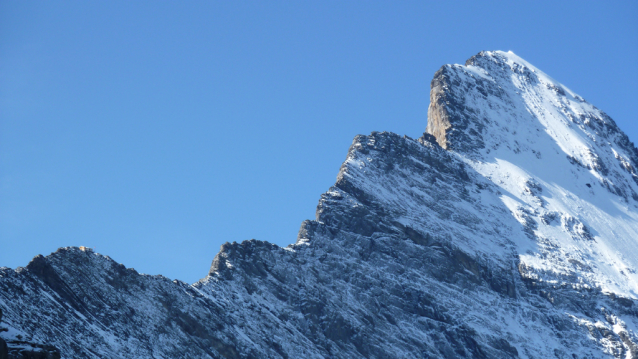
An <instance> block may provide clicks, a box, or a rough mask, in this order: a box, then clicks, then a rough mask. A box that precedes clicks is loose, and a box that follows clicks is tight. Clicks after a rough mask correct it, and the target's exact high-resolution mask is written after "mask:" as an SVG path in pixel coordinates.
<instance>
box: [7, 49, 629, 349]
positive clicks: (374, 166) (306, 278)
mask: <svg viewBox="0 0 638 359" xmlns="http://www.w3.org/2000/svg"><path fill="white" fill-rule="evenodd" d="M431 99H432V101H431V102H432V103H431V105H430V109H429V115H428V116H429V120H428V125H427V128H426V134H424V135H423V137H422V138H419V139H411V138H408V137H401V136H398V135H396V134H392V133H385V132H384V133H376V132H375V133H372V134H371V135H369V136H357V137H356V138H355V139H354V141H353V143H352V146H351V147H350V149H349V151H348V155H347V158H346V160H345V162H344V163H343V165H342V167H341V170H340V172H339V174H338V177H337V181H336V183H335V185H334V186H333V187H332V188H330V189H329V190H328V191H327V192H326V193H324V194H323V195H322V196H321V199H320V201H319V205H318V207H317V215H316V219H315V220H313V221H305V222H304V223H303V224H302V226H301V229H300V231H299V235H298V238H297V241H296V243H295V244H292V245H289V246H288V247H286V248H281V247H278V246H276V245H273V244H269V243H267V242H262V241H256V240H250V241H245V242H242V243H227V244H225V245H223V246H222V248H221V251H220V253H219V254H217V256H216V257H215V259H214V261H213V264H212V266H211V270H210V272H209V273H208V275H207V276H206V277H205V278H203V279H202V280H200V281H199V282H197V283H195V284H193V285H189V284H186V283H183V282H179V281H170V280H169V279H167V278H164V277H162V276H149V275H144V274H139V273H137V272H135V271H134V270H133V269H130V268H129V269H127V268H125V267H124V266H123V265H121V264H118V263H116V262H114V261H113V260H111V259H110V258H109V257H106V256H103V255H100V254H97V253H94V252H92V251H90V250H86V249H85V250H80V249H78V248H62V249H60V250H58V251H57V252H55V253H53V254H51V255H49V256H47V257H42V256H38V257H36V258H34V260H33V261H32V262H31V263H30V264H29V265H28V266H27V267H26V268H18V269H17V270H12V269H8V268H2V269H0V288H1V290H0V307H2V308H3V309H4V313H5V317H4V320H5V322H6V323H7V325H8V326H9V328H10V333H12V334H11V335H13V336H15V335H18V334H17V333H20V334H19V335H22V336H23V337H24V338H27V339H28V340H31V341H32V342H40V343H48V344H53V345H55V346H56V347H57V348H59V350H60V351H61V353H62V355H63V357H67V358H82V357H86V358H93V357H100V358H151V357H164V358H264V357H267V358H298V357H304V358H306V357H307V358H424V357H426V358H427V357H432V358H451V357H467V358H547V357H559V358H572V357H578V358H583V357H584V358H601V357H616V358H628V357H629V358H632V357H633V358H638V345H637V343H638V301H637V298H638V277H637V274H636V270H637V269H638V258H637V257H638V256H636V255H635V253H638V196H636V195H635V193H636V192H638V180H637V178H638V176H637V175H636V170H635V169H636V168H638V151H637V150H636V148H635V147H634V146H633V144H631V143H630V142H629V140H628V139H627V136H625V135H624V134H623V133H622V131H620V130H619V129H618V127H617V126H616V125H615V124H614V122H613V121H612V120H611V119H610V118H609V117H608V116H606V115H605V114H604V113H602V112H601V111H600V110H598V109H596V108H595V107H593V106H591V105H589V104H588V103H587V102H585V101H584V100H583V99H582V98H580V97H578V96H577V95H575V94H573V93H572V92H571V91H569V90H568V89H566V88H565V87H564V86H562V85H560V84H559V83H557V82H555V81H554V80H552V79H551V78H549V77H548V76H547V75H545V74H543V73H542V72H541V71H540V70H538V69H536V68H535V67H533V66H532V65H530V64H528V63H527V62H525V61H524V60H522V59H520V58H518V57H517V56H516V55H514V54H511V53H504V52H483V53H480V54H478V55H477V56H474V57H472V58H471V59H470V60H468V62H467V63H466V65H465V66H461V65H446V66H444V67H443V68H442V69H441V70H439V71H438V72H437V73H436V74H435V78H434V80H433V81H432V94H431ZM5 334H6V333H5ZM0 335H2V334H0ZM5 337H6V336H5Z"/></svg>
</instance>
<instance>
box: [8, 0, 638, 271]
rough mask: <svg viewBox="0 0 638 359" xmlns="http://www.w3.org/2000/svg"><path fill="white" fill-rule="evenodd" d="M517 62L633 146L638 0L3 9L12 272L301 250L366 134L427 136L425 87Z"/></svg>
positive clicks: (162, 264)
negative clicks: (294, 246) (70, 259)
mask: <svg viewBox="0 0 638 359" xmlns="http://www.w3.org/2000/svg"><path fill="white" fill-rule="evenodd" d="M481 50H512V51H514V52H515V53H516V54H518V55H519V56H521V57H523V58H525V59H526V60H528V61H529V62H531V63H532V64H534V65H536V66H537V67H539V68H540V69H542V70H543V71H545V72H546V73H548V74H549V75H550V76H552V77H554V78H555V79H557V80H558V81H560V82H562V83H563V84H565V85H566V86H568V87H569V88H570V89H572V90H573V91H575V92H577V93H579V94H580V95H582V96H583V97H584V98H585V99H587V100H588V101H590V102H591V103H593V104H594V105H596V106H598V107H599V108H601V109H602V110H604V111H606V112H607V113H608V114H609V115H610V116H611V117H612V118H614V119H615V120H616V122H617V123H618V125H619V126H620V127H621V128H622V129H623V130H624V131H625V132H626V133H627V134H628V135H629V137H630V139H631V140H632V141H633V142H634V143H638V123H637V122H636V113H638V101H637V100H636V95H638V69H637V68H638V67H637V66H636V59H637V58H638V2H635V1H626V2H613V3H612V2H593V1H592V2H581V1H578V2H576V1H561V2H549V1H548V2H537V1H534V2H532V1H517V2H469V1H467V2H460V1H452V2H442V1H438V2H430V1H418V2H417V1H415V2H410V1H408V2H389V1H388V2H368V1H365V2H364V1H340V2H331V1H327V2H326V1H321V2H320V1H312V2H311V1H294V2H293V1H286V2H277V1H269V2H263V1H262V2H211V1H205V2H204V1H190V2H172V1H170V2H169V1H152V2H151V1H148V2H144V1H136V2H125V1H108V2H107V1H102V2H98V1H90V2H88V1H77V2H32V1H3V2H1V3H0V266H8V267H12V268H15V267H18V266H24V265H26V264H27V263H28V262H29V260H30V259H31V258H32V257H33V256H35V255H37V254H40V253H41V254H45V255H46V254H48V253H50V252H52V251H55V250H56V249H57V248H58V247H63V246H71V245H75V246H80V245H84V246H89V247H95V249H96V251H98V252H100V253H103V254H106V255H109V256H111V257H112V258H113V259H115V260H117V261H118V262H122V263H124V264H125V265H126V266H128V267H134V268H136V269H137V270H139V271H141V272H144V273H149V274H163V275H165V276H167V277H169V278H173V279H175V278H177V279H181V280H185V281H187V282H194V281H196V280H198V279H199V278H202V277H204V276H205V275H206V273H207V271H208V268H209V266H210V263H211V261H212V259H213V257H214V256H215V254H217V252H218V250H219V247H220V245H221V244H222V243H224V242H226V241H230V242H232V241H242V240H246V239H250V238H256V239H260V240H266V241H269V242H272V243H276V244H279V245H282V246H285V245H287V244H290V243H293V242H294V241H295V239H296V234H297V231H298V229H299V225H300V224H301V222H302V221H303V220H304V219H313V218H314V212H315V208H316V205H317V201H318V199H319V196H320V194H321V193H323V192H325V191H326V190H327V189H328V188H329V187H330V186H331V185H332V184H333V183H334V180H335V178H336V175H337V172H338V170H339V167H340V165H341V162H342V161H343V160H344V159H345V155H346V152H347V150H348V147H349V145H350V143H351V142H352V139H353V137H354V136H355V135H357V134H368V133H370V132H372V131H392V132H396V133H399V134H407V135H409V136H411V137H418V136H420V135H421V133H422V132H423V131H424V129H425V126H426V118H427V106H428V103H429V89H430V80H431V79H432V76H433V74H434V72H435V71H436V70H437V69H438V68H440V67H441V66H442V65H443V64H446V63H464V62H465V60H466V59H467V58H469V57H471V56H472V55H474V54H476V53H478V52H479V51H481Z"/></svg>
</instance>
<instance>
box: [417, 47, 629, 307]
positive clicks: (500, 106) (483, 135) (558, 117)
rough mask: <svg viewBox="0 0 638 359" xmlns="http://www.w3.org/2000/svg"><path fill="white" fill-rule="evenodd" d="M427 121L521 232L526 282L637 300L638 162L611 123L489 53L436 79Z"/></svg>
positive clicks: (504, 55)
mask: <svg viewBox="0 0 638 359" xmlns="http://www.w3.org/2000/svg"><path fill="white" fill-rule="evenodd" d="M429 119H430V121H429V122H428V127H427V132H429V133H431V134H433V135H435V136H436V138H437V141H438V142H439V143H440V144H441V145H443V146H444V147H447V148H448V149H451V150H452V151H454V152H456V153H457V154H458V155H459V158H461V159H462V160H464V161H465V162H466V163H467V164H468V165H470V166H471V167H473V168H474V169H475V170H476V171H477V172H479V173H481V174H483V175H484V176H486V177H487V178H489V179H491V181H492V182H494V183H495V184H497V185H498V186H499V187H500V188H501V189H502V195H501V199H502V201H503V202H504V203H505V204H506V205H507V207H508V208H509V209H510V210H511V212H512V214H513V215H514V216H515V217H516V218H517V219H518V220H519V221H520V222H521V223H522V224H524V225H525V226H527V227H528V228H529V234H530V236H529V238H519V239H518V240H517V245H518V248H519V249H518V250H519V253H520V254H521V256H520V259H521V264H522V265H523V266H526V267H527V268H528V269H529V270H530V271H533V272H534V273H529V275H534V276H537V275H539V276H547V277H546V280H558V281H560V280H561V279H560V278H569V279H566V280H569V281H573V280H574V278H572V276H575V277H577V281H578V283H581V284H582V285H583V286H596V287H601V288H602V289H603V291H605V292H613V293H616V294H619V295H622V296H626V297H630V298H633V299H636V298H638V274H637V273H636V271H637V270H638V206H637V205H638V202H637V201H638V195H637V192H638V175H637V172H636V169H637V168H638V163H637V162H636V161H638V153H636V148H635V147H634V146H633V145H632V144H631V143H630V142H629V140H628V138H627V136H626V135H625V134H624V133H622V131H620V130H619V129H618V127H617V126H616V124H615V123H614V121H613V120H612V119H611V118H609V116H607V115H606V114H605V113H604V112H602V111H600V110H599V109H597V108H596V107H594V106H592V105H591V104H589V103H587V102H586V101H585V100H584V99H583V98H582V97H580V96H578V95H577V94H575V93H574V92H572V91H571V90H569V89H568V88H566V87H565V86H563V85H562V84H560V83H558V82H556V81H555V80H554V79H552V78H551V77H549V76H547V75H546V74H545V73H543V72H542V71H540V70H538V69H537V68H535V67H534V66H533V65H531V64H529V63H528V62H527V61H525V60H523V59H521V58H520V57H518V56H516V55H515V54H513V53H512V52H501V51H495V52H482V53H480V54H478V55H476V56H474V57H472V58H471V59H469V60H468V61H467V63H466V65H465V66H462V65H447V66H444V67H443V68H442V69H441V70H439V72H437V74H436V75H435V79H434V80H433V90H432V98H431V104H430V109H429ZM530 239H531V240H530ZM543 272H544V274H541V273H543ZM557 276H560V277H557Z"/></svg>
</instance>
